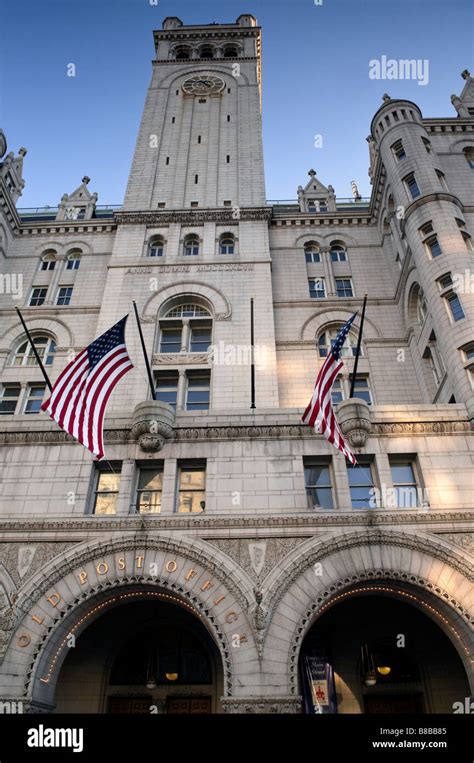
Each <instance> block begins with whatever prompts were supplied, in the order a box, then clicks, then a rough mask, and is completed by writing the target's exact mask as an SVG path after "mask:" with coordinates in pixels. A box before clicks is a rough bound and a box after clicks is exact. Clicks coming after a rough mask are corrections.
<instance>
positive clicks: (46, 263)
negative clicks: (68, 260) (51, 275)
mask: <svg viewBox="0 0 474 763" xmlns="http://www.w3.org/2000/svg"><path fill="white" fill-rule="evenodd" d="M55 267H56V260H42V262H41V268H40V270H54V268H55Z"/></svg>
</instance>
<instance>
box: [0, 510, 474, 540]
mask: <svg viewBox="0 0 474 763" xmlns="http://www.w3.org/2000/svg"><path fill="white" fill-rule="evenodd" d="M473 520H474V515H473V512H472V511H469V510H467V509H466V511H457V510H453V511H423V510H421V509H420V510H418V511H410V510H407V509H400V510H399V511H390V510H388V509H383V510H380V511H377V510H375V509H370V510H369V511H362V510H359V509H357V510H354V511H349V512H347V511H333V512H328V513H326V512H321V513H319V512H318V513H313V512H311V513H307V514H294V515H286V516H275V515H268V514H264V515H253V516H250V517H249V516H245V515H241V516H240V517H235V516H230V515H229V516H222V515H219V514H216V515H215V517H212V516H210V515H207V516H206V515H204V514H196V516H193V517H191V518H189V517H187V516H174V515H169V516H166V515H163V516H160V515H159V514H157V515H156V516H155V517H153V518H152V519H151V518H145V517H144V516H142V515H133V516H124V517H121V518H119V517H114V518H110V517H96V516H94V515H93V514H88V515H87V516H80V517H67V518H64V517H63V518H60V519H47V518H38V519H22V521H21V525H20V524H19V522H18V519H2V518H0V532H3V533H12V532H13V533H15V532H19V533H24V532H26V533H28V532H38V533H44V532H48V533H49V532H56V533H60V532H61V531H63V532H65V533H66V534H68V533H71V532H75V531H77V532H98V531H107V532H108V531H111V532H114V531H117V530H124V531H129V532H130V531H133V530H135V531H137V530H138V525H140V529H143V530H146V531H148V530H151V531H154V532H157V531H161V530H168V529H169V530H198V531H201V530H202V531H203V532H205V531H207V530H219V529H223V530H224V529H225V530H227V529H229V528H235V529H238V530H243V531H244V530H246V529H250V530H252V531H254V530H255V529H259V528H265V529H270V528H275V530H278V529H280V528H285V527H289V528H292V529H298V528H302V529H303V530H311V528H317V527H326V526H329V527H337V526H340V525H342V526H343V527H344V526H346V525H357V526H359V527H367V525H370V527H374V526H375V527H376V526H378V525H401V524H406V525H412V524H416V525H418V524H420V525H427V524H441V523H443V522H447V523H448V524H451V525H452V524H454V523H461V522H464V523H468V524H469V526H471V525H472V523H473ZM437 534H439V535H441V534H442V533H437ZM66 539H67V538H63V539H62V540H66ZM80 540H82V539H80ZM80 540H78V541H77V542H78V543H79V542H80Z"/></svg>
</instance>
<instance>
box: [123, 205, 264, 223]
mask: <svg viewBox="0 0 474 763" xmlns="http://www.w3.org/2000/svg"><path fill="white" fill-rule="evenodd" d="M271 216H272V208H271V207H239V217H238V218H235V217H234V216H233V209H232V207H222V208H221V207H219V208H218V209H184V210H180V209H168V210H165V211H161V210H156V211H155V210H152V211H150V212H140V211H123V210H122V211H120V212H115V214H114V219H115V221H116V222H117V225H153V226H155V227H160V226H161V225H163V224H166V223H180V224H181V225H203V224H204V223H207V222H226V223H235V222H236V219H237V222H238V221H248V220H270V219H271Z"/></svg>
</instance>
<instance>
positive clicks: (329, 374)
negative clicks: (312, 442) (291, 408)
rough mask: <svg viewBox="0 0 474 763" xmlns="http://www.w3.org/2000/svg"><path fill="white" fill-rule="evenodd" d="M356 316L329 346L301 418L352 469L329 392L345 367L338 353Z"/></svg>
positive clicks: (350, 456)
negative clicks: (334, 449)
mask: <svg viewBox="0 0 474 763" xmlns="http://www.w3.org/2000/svg"><path fill="white" fill-rule="evenodd" d="M356 315H357V313H354V315H353V316H352V318H349V320H348V321H347V323H345V324H344V326H343V327H342V329H341V330H340V331H339V333H338V335H337V336H336V338H335V340H334V342H333V343H332V346H331V349H330V350H329V352H328V355H327V358H326V360H325V361H324V363H323V365H322V367H321V370H320V372H319V374H318V378H317V379H316V384H315V385H314V391H313V396H312V398H311V400H310V402H309V405H308V407H307V408H306V410H305V412H304V414H303V418H302V420H303V421H304V423H305V424H308V425H309V426H310V427H314V430H315V432H319V433H320V434H322V435H323V437H325V438H326V440H329V442H330V443H331V444H332V445H334V447H336V448H337V449H338V450H340V451H341V453H342V454H343V455H344V456H345V457H346V458H348V459H349V461H350V462H351V464H353V465H355V464H356V463H357V461H356V459H355V456H354V454H353V453H352V451H351V450H350V448H349V446H348V445H347V443H346V441H345V439H344V435H343V434H342V432H341V430H340V428H339V424H338V423H337V419H336V414H335V413H334V408H333V405H332V398H331V389H332V385H333V384H334V380H335V378H336V376H337V375H338V373H339V371H340V370H341V368H342V367H343V365H344V364H343V362H342V360H341V350H342V346H343V344H344V342H345V341H346V337H347V335H348V333H349V331H350V328H351V326H352V323H353V321H354V319H355V317H356Z"/></svg>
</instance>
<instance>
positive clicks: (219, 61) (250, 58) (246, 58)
mask: <svg viewBox="0 0 474 763" xmlns="http://www.w3.org/2000/svg"><path fill="white" fill-rule="evenodd" d="M240 61H258V58H257V57H256V56H238V57H237V58H235V59H233V58H231V59H229V58H189V59H186V60H185V61H176V59H173V58H155V59H153V61H152V64H159V65H160V66H163V64H174V65H175V66H176V64H183V63H186V64H193V63H196V64H201V63H206V62H209V63H213V64H231V65H232V64H233V63H240ZM255 86H256V85H255Z"/></svg>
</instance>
